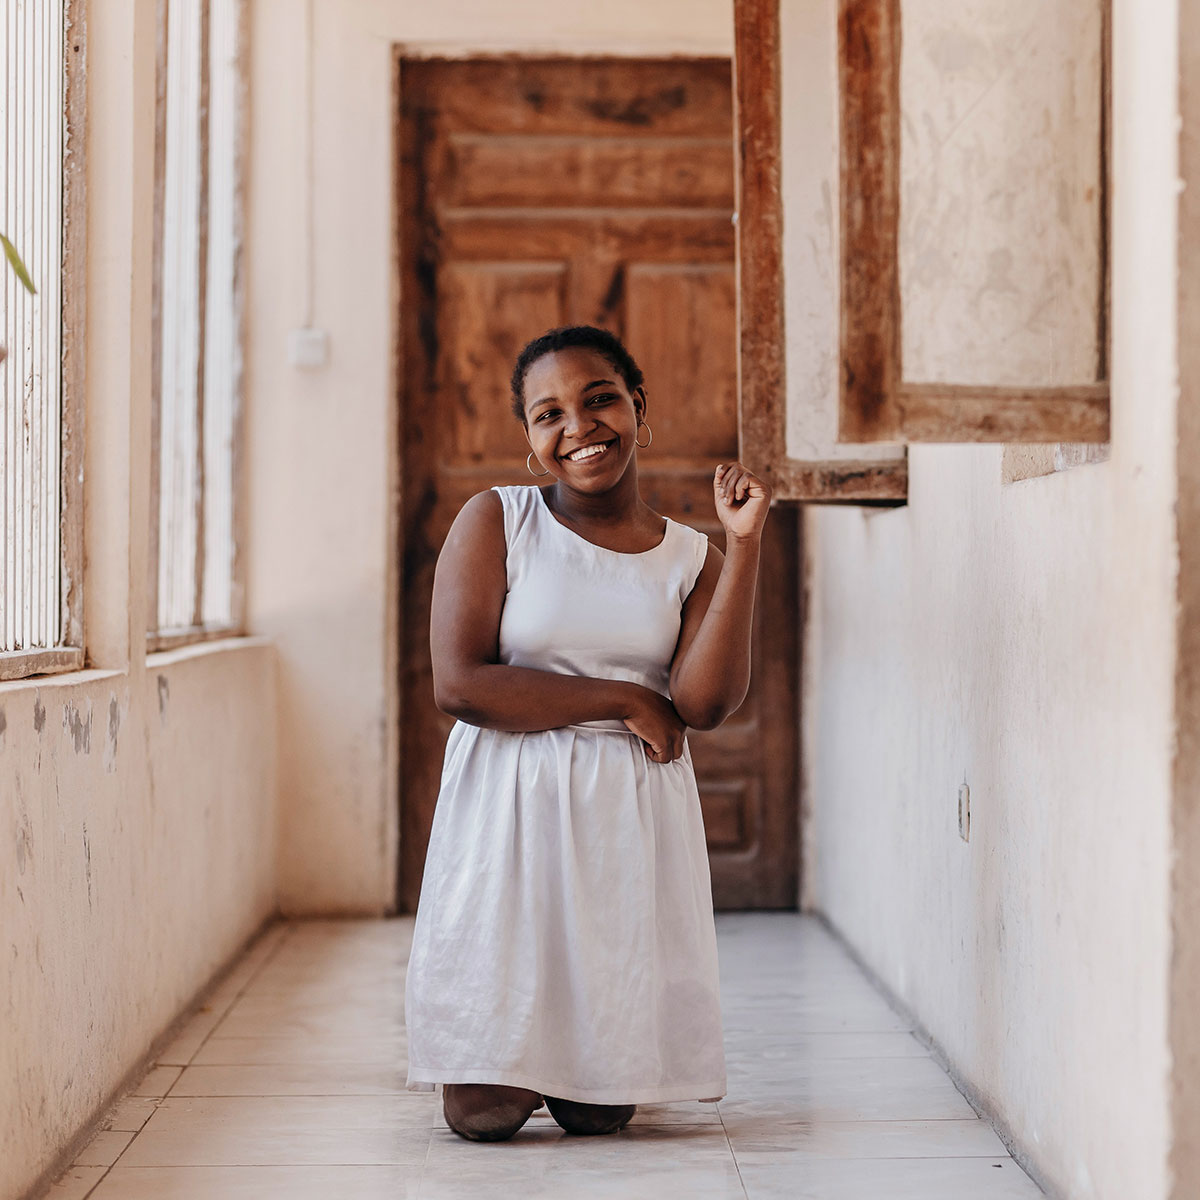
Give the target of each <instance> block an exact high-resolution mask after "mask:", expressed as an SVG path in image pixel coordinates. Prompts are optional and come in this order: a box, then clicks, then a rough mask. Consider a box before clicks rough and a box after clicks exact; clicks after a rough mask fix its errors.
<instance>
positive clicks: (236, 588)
mask: <svg viewBox="0 0 1200 1200" xmlns="http://www.w3.org/2000/svg"><path fill="white" fill-rule="evenodd" d="M200 3H201V17H200V29H201V35H200V36H201V43H200V97H199V105H198V110H197V113H196V119H197V121H198V122H199V129H200V135H199V139H198V143H199V144H198V156H199V164H198V168H199V175H198V181H197V188H198V190H199V200H198V203H199V236H198V239H197V241H198V245H197V255H198V257H199V276H198V278H199V309H198V311H199V319H200V329H199V334H198V342H199V354H198V356H197V366H196V406H195V421H196V426H197V436H196V479H197V481H198V486H197V489H196V497H195V520H196V567H195V579H194V595H193V603H192V624H190V625H188V626H185V627H182V628H180V627H169V628H160V627H159V626H158V567H159V549H160V547H159V526H160V520H161V515H160V507H161V502H162V496H161V487H162V473H161V465H162V460H161V454H162V396H163V386H162V331H163V319H162V318H163V227H164V222H165V216H166V212H165V190H166V189H165V182H166V124H167V44H168V41H167V35H168V22H169V20H170V0H157V21H156V33H157V36H156V63H155V122H154V125H155V128H154V231H153V238H154V244H153V299H152V324H153V329H152V335H151V345H152V352H151V389H152V390H151V404H150V530H149V547H148V554H147V564H146V573H147V580H146V583H147V598H148V607H147V620H148V628H147V630H146V651H147V653H154V652H156V651H160V650H170V649H174V648H175V647H178V646H186V645H191V644H193V643H196V642H204V641H211V640H214V639H217V638H226V637H232V636H238V635H240V634H241V633H243V632H244V630H245V624H246V604H245V593H246V588H245V556H244V553H243V540H244V539H243V537H242V529H243V521H244V511H245V504H244V499H243V497H244V471H243V460H244V450H243V446H244V426H245V420H244V416H245V365H244V364H245V355H246V321H245V302H244V301H245V276H244V271H243V268H242V262H243V246H244V229H245V194H246V125H247V102H248V99H249V90H248V85H247V67H248V61H249V51H248V34H249V13H248V7H249V6H248V4H247V3H246V2H245V0H238V14H237V19H238V64H237V77H238V83H237V92H236V98H237V111H236V116H235V121H234V158H235V163H236V169H235V180H234V194H235V198H236V203H235V214H236V215H235V224H234V245H233V254H234V264H235V265H234V272H233V278H234V289H233V297H232V301H233V305H234V321H235V326H236V329H237V335H236V341H237V345H238V347H239V355H238V360H239V364H240V366H239V370H238V372H237V374H236V376H235V378H234V385H233V393H234V398H233V426H232V431H231V432H232V447H231V455H232V463H231V474H232V491H233V494H232V496H231V498H230V501H231V505H232V526H233V548H232V557H233V561H232V566H231V576H232V579H231V584H232V593H233V594H232V596H231V597H230V611H231V618H230V620H229V621H227V622H220V623H215V624H213V623H208V624H206V623H204V621H203V620H202V618H201V613H202V612H203V597H204V572H205V566H206V561H205V544H204V543H205V538H204V517H205V495H204V487H205V476H204V372H205V365H206V364H205V358H206V355H205V344H206V336H207V320H208V290H207V275H208V195H209V168H210V143H209V103H208V95H209V84H210V78H211V70H210V63H211V36H210V30H211V17H212V5H211V3H210V0H200Z"/></svg>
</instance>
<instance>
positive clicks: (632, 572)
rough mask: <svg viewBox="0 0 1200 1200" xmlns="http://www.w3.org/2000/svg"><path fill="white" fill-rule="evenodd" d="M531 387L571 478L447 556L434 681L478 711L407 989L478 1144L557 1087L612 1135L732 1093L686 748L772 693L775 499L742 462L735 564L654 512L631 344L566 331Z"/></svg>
mask: <svg viewBox="0 0 1200 1200" xmlns="http://www.w3.org/2000/svg"><path fill="white" fill-rule="evenodd" d="M512 386H513V405H514V411H515V412H516V414H517V415H518V417H519V418H520V420H521V423H522V427H523V429H524V431H525V436H526V438H527V439H528V441H529V445H530V447H531V460H532V458H533V457H534V456H536V458H537V460H538V462H539V463H540V464H541V466H542V468H543V473H544V474H545V475H547V476H548V477H550V478H553V480H554V482H553V483H552V484H549V485H547V486H544V487H542V486H538V485H525V486H514V487H497V488H492V489H491V490H490V491H487V492H481V493H479V494H478V495H476V496H474V497H472V498H471V499H470V500H469V501H468V502H467V503H466V504H465V505H464V506H463V509H462V511H461V512H460V513H459V515H458V517H457V519H456V520H455V521H454V524H453V526H452V528H451V530H450V533H449V536H448V537H447V539H446V543H445V546H444V548H443V550H442V553H441V556H440V557H439V560H438V564H437V571H436V574H435V580H434V598H433V609H432V612H433V616H432V620H431V628H430V645H431V649H432V657H433V677H434V690H435V695H436V699H437V704H438V707H439V708H441V709H442V711H443V712H445V713H447V714H449V715H451V716H453V717H455V718H456V723H455V725H454V727H453V728H452V730H451V732H450V736H449V740H448V743H447V746H446V758H445V766H444V770H443V774H442V786H441V791H440V794H439V797H438V803H437V806H436V809H435V812H434V821H433V829H432V831H431V835H430V842H429V851H428V857H427V859H426V866H425V874H424V878H423V881H422V887H421V894H420V900H419V903H418V906H417V916H416V925H415V929H414V935H413V948H412V954H411V958H410V964H409V973H408V983H407V993H406V1012H407V1023H408V1029H409V1062H410V1066H409V1076H408V1086H409V1087H410V1088H412V1089H414V1090H428V1089H430V1088H432V1087H433V1086H434V1085H435V1084H437V1083H441V1084H443V1085H444V1091H443V1096H444V1107H445V1112H446V1120H447V1123H448V1124H449V1125H450V1127H451V1128H453V1129H455V1130H456V1131H457V1132H458V1133H460V1134H462V1136H464V1137H468V1138H473V1139H477V1140H497V1139H500V1138H506V1137H510V1136H512V1134H513V1133H515V1132H516V1130H517V1129H519V1128H520V1127H521V1125H522V1124H524V1122H525V1121H526V1120H527V1119H528V1117H529V1115H530V1114H531V1113H532V1112H533V1110H534V1108H536V1107H537V1106H538V1105H539V1104H540V1103H541V1101H542V1098H543V1097H544V1098H545V1102H546V1104H547V1106H548V1107H549V1109H550V1111H551V1114H552V1115H553V1116H554V1117H555V1119H556V1120H557V1121H558V1122H559V1124H560V1125H562V1126H563V1127H564V1128H565V1129H568V1130H570V1131H572V1132H576V1133H604V1132H612V1131H615V1130H616V1129H619V1128H621V1127H622V1126H623V1125H624V1124H625V1123H627V1122H628V1120H629V1119H630V1117H631V1116H632V1115H633V1112H634V1108H635V1106H636V1105H637V1104H639V1103H649V1102H655V1101H671V1100H687V1099H696V1100H713V1099H717V1098H719V1097H720V1096H722V1095H723V1094H724V1091H725V1061H724V1053H723V1048H722V1032H721V1018H720V995H719V983H718V976H717V958H716V939H715V930H714V926H713V915H712V893H711V889H710V876H709V868H708V857H707V851H706V846H705V836H704V826H703V821H702V818H701V810H700V801H699V796H698V793H697V787H696V778H695V773H694V771H693V767H692V760H691V754H690V751H689V748H688V743H687V739H686V736H685V734H686V729H687V727H688V726H689V725H690V726H692V727H695V728H700V729H711V728H713V727H715V726H716V725H718V724H720V723H721V722H722V721H723V720H724V719H725V718H726V717H727V716H728V715H729V714H730V713H731V712H733V711H734V710H735V709H736V708H737V707H738V705H739V704H741V702H742V699H743V698H744V696H745V694H746V689H747V686H748V682H749V671H750V635H751V624H752V617H753V609H754V591H755V580H756V577H757V571H758V559H759V542H760V535H761V532H762V527H763V523H764V521H765V518H766V513H767V506H768V503H769V499H770V497H769V493H768V491H767V489H766V487H765V486H764V485H763V484H762V483H761V482H760V481H759V480H757V479H756V478H755V477H754V476H753V475H751V474H750V473H749V472H748V471H746V470H745V469H744V468H743V467H741V466H740V465H739V464H737V463H730V464H723V465H722V466H720V467H719V468H718V469H717V471H716V473H715V476H714V480H713V489H714V501H715V505H716V510H717V515H718V517H719V518H720V520H721V523H722V524H723V525H724V527H725V530H726V545H727V551H728V553H727V554H726V555H722V554H721V553H720V551H718V550H716V549H715V548H714V547H712V546H710V545H709V543H708V539H707V538H706V537H705V536H704V535H703V534H701V533H699V532H697V531H696V530H694V529H691V528H689V527H688V526H686V525H682V524H680V523H679V522H676V521H674V520H671V519H670V518H667V517H664V516H662V515H661V514H659V513H657V512H655V511H654V510H653V509H652V508H651V507H650V506H649V505H648V504H647V503H646V502H645V501H644V500H643V498H642V496H641V493H640V490H639V486H638V469H637V452H638V448H639V446H644V445H645V444H646V441H643V440H640V439H639V436H638V435H639V432H640V431H641V430H642V429H643V428H645V429H647V433H648V426H646V424H645V417H646V413H647V406H648V402H647V394H646V389H645V386H644V380H643V377H642V372H641V371H640V369H639V368H638V366H637V364H636V363H635V362H634V360H633V358H632V356H631V355H630V354H629V353H628V351H627V350H626V349H625V347H624V346H623V345H622V344H621V342H620V341H619V340H618V339H617V338H616V337H615V336H614V335H613V334H611V333H608V332H606V331H603V330H600V329H597V328H594V327H591V326H571V327H566V328H563V329H556V330H553V331H551V332H550V333H548V334H546V335H544V336H543V337H541V338H538V339H537V340H535V341H534V342H531V343H530V344H529V345H528V346H527V347H526V348H525V350H523V351H522V353H521V355H520V356H519V358H518V360H517V365H516V369H515V370H514V372H513V379H512ZM646 440H648V437H647V439H646ZM532 469H533V468H532V465H531V470H532Z"/></svg>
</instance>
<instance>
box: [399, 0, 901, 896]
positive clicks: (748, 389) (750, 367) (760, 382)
mask: <svg viewBox="0 0 1200 1200" xmlns="http://www.w3.org/2000/svg"><path fill="white" fill-rule="evenodd" d="M742 7H743V6H742V3H741V0H735V10H740V9H742ZM391 56H392V73H391V89H390V108H389V111H390V113H391V158H392V171H391V221H390V238H391V246H390V256H391V263H390V277H391V286H390V309H391V312H390V318H389V324H390V328H391V348H390V371H391V375H392V380H391V387H390V389H389V391H390V393H391V395H392V396H393V397H394V402H393V403H392V404H390V405H389V406H388V426H387V439H388V447H389V449H388V479H389V487H388V506H387V530H388V546H389V554H388V558H387V567H386V579H385V595H386V615H385V621H386V629H385V647H386V651H385V653H386V662H385V671H386V679H387V684H386V694H385V714H384V720H385V724H386V747H385V770H386V782H385V788H386V795H385V803H386V804H387V805H388V809H389V813H390V814H394V816H392V818H391V819H390V820H388V821H387V822H386V823H385V827H386V828H388V829H394V831H395V835H396V836H395V842H394V846H393V847H391V848H389V850H390V852H391V853H393V854H394V856H395V857H394V870H393V890H392V897H391V900H390V902H389V903H388V905H387V912H388V914H389V915H395V914H400V913H405V912H406V910H405V909H404V908H403V907H402V903H403V862H404V854H403V845H402V842H403V829H404V790H403V788H402V787H401V775H402V772H403V769H404V763H403V760H402V755H401V740H402V729H403V721H404V719H405V712H404V704H403V697H404V665H405V664H404V661H403V653H402V647H403V644H404V634H405V630H404V628H403V625H402V622H403V619H404V596H403V585H404V580H403V564H404V558H405V550H406V546H405V541H404V539H405V532H406V531H405V528H404V502H405V491H404V486H405V480H404V469H403V468H404V434H405V429H406V427H407V421H406V416H407V405H408V395H407V389H406V386H405V371H404V364H405V355H406V349H407V347H406V342H405V337H404V329H403V325H404V309H403V304H404V298H403V278H404V266H405V259H404V249H403V247H404V225H405V209H404V205H403V189H404V181H403V178H402V169H403V168H402V155H403V130H402V126H401V120H400V117H401V113H402V105H403V101H404V96H405V93H404V79H403V75H404V64H405V63H406V62H411V61H413V60H417V61H421V60H430V59H442V58H447V59H449V58H452V57H458V56H456V55H451V54H448V53H447V52H446V50H445V48H441V47H438V48H435V47H422V46H420V45H415V44H412V43H401V42H395V43H393V44H392V47H391ZM646 57H654V56H652V55H648V54H646V53H643V52H638V53H630V54H621V53H617V52H615V51H613V50H611V49H610V50H607V51H605V50H593V49H589V50H588V51H586V52H580V53H578V54H569V53H564V52H555V53H546V52H539V51H538V50H536V49H535V48H533V47H532V46H531V47H530V49H529V50H527V51H504V52H499V53H489V52H484V51H479V52H471V53H469V54H466V55H463V56H462V58H463V59H464V60H469V61H481V60H482V61H496V60H501V61H503V60H514V59H516V60H523V59H549V58H561V59H571V58H579V59H581V60H582V59H596V58H612V59H622V58H627V59H631V60H636V59H640V58H646ZM659 57H664V56H663V55H659ZM666 57H678V58H680V59H688V60H691V59H697V58H711V57H713V56H711V55H696V54H679V55H677V56H673V55H669V56H666ZM729 61H730V66H731V68H732V70H733V81H732V82H733V91H734V95H733V100H734V122H735V125H734V144H733V145H732V146H731V147H730V152H731V154H735V155H738V151H739V146H738V144H737V138H738V128H737V113H738V104H739V99H741V100H742V101H743V103H744V97H739V94H738V91H739V78H738V71H737V64H736V61H735V54H734V53H731V54H730V57H729ZM742 78H743V81H744V72H743V77H742ZM774 107H775V112H776V117H777V103H776V104H775V105H774ZM743 153H744V150H743ZM739 158H740V156H739ZM738 186H739V188H740V186H741V184H740V180H739V182H738ZM773 186H774V187H775V188H776V189H777V188H778V176H777V174H776V175H775V176H774V179H773ZM741 203H742V200H741V198H740V197H739V200H738V205H739V210H740V207H741ZM738 216H739V221H741V220H742V214H741V213H740V211H739V214H738ZM743 232H744V231H743V230H741V229H739V238H738V242H739V250H738V253H739V256H740V255H741V253H742V250H741V245H742V235H743ZM781 232H782V231H781V226H780V224H779V222H767V223H766V224H765V225H764V227H763V228H762V229H760V230H758V232H757V234H756V238H757V239H759V240H760V244H761V245H762V247H763V256H764V258H765V259H766V260H767V262H771V261H773V262H774V264H775V267H776V270H775V271H773V272H772V271H767V272H764V273H763V275H765V278H762V277H761V276H759V275H758V272H756V271H753V270H752V275H753V276H754V277H755V279H756V280H757V286H756V287H755V292H756V295H757V293H758V292H761V291H763V290H764V285H765V289H766V290H770V288H771V285H772V284H775V285H777V286H778V288H779V291H780V295H779V302H780V315H781V313H782V308H781V304H782V259H781V254H782V241H781ZM771 246H773V247H774V249H773V250H772V249H771ZM743 270H744V267H743V266H742V264H741V263H740V261H739V267H738V269H737V270H736V271H735V280H736V287H737V291H738V303H739V310H740V311H745V309H746V308H748V307H749V306H744V305H743V303H742V300H743V295H742V286H743V284H742V274H743ZM747 286H750V284H749V283H748V285H747ZM737 336H738V396H737V402H738V406H739V411H740V410H741V409H742V406H743V403H744V400H743V397H744V396H745V395H746V394H747V393H749V394H751V395H753V396H755V397H759V396H762V395H764V394H767V395H775V390H774V388H772V386H771V384H772V383H773V382H774V379H775V375H774V374H773V372H775V367H776V365H777V362H778V358H779V356H778V355H776V356H774V357H770V356H767V357H763V358H761V359H760V358H759V357H758V355H757V352H756V353H748V351H751V350H755V346H754V345H749V344H748V342H747V326H746V322H745V321H744V320H739V323H738V334H737ZM780 352H782V344H781V345H780ZM761 403H762V402H761V401H756V406H757V405H758V404H761ZM764 407H767V406H766V405H764ZM740 433H741V430H740V429H739V435H740ZM741 440H742V439H741V437H740V436H739V455H740V456H741V457H742V458H743V459H745V456H746V453H747V450H746V448H745V447H744V446H743V445H742V444H741ZM839 482H840V480H839ZM871 484H872V486H871V487H870V493H871V496H872V498H875V497H876V496H877V494H878V493H877V491H876V486H877V485H876V481H875V480H874V479H873V478H872V481H871ZM851 494H853V493H852V492H851ZM783 502H784V503H791V502H790V501H787V500H785V501H783ZM860 502H861V501H860ZM797 537H798V540H799V544H798V546H797V548H796V550H797V555H796V569H797V579H796V581H795V586H796V596H797V612H796V641H795V654H794V659H795V661H794V663H793V671H794V678H795V683H796V686H795V698H796V714H795V716H796V721H795V725H796V737H795V761H794V762H793V763H792V764H791V766H790V769H791V771H792V772H793V778H794V781H795V788H794V791H795V795H794V820H795V832H796V852H797V853H796V863H795V864H794V867H795V871H794V875H793V878H794V880H795V883H796V886H795V893H796V894H795V900H796V905H795V907H796V908H799V907H801V896H802V894H803V888H804V883H805V880H804V870H803V864H804V859H805V854H804V851H805V846H804V834H805V822H804V805H803V780H804V773H803V761H802V760H803V746H804V736H803V732H804V731H803V720H804V710H803V699H804V697H803V681H804V661H803V659H804V643H805V634H806V628H807V619H808V578H807V570H806V561H807V556H806V553H805V543H804V520H803V514H802V513H801V514H799V517H798V520H797ZM409 915H411V914H409Z"/></svg>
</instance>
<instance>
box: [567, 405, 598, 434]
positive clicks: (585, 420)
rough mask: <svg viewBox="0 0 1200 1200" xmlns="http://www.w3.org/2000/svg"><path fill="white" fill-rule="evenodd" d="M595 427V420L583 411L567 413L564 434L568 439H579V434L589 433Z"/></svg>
mask: <svg viewBox="0 0 1200 1200" xmlns="http://www.w3.org/2000/svg"><path fill="white" fill-rule="evenodd" d="M595 427H596V422H595V420H594V419H593V417H592V415H591V413H589V412H587V411H586V410H585V409H580V410H579V411H577V412H568V413H567V420H566V434H567V436H568V437H579V436H580V435H581V434H584V433H590V432H591V431H592V430H593V429H595Z"/></svg>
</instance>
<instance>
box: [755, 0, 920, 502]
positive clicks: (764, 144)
mask: <svg viewBox="0 0 1200 1200" xmlns="http://www.w3.org/2000/svg"><path fill="white" fill-rule="evenodd" d="M779 3H780V0H735V2H734V58H733V86H734V129H735V150H736V159H737V169H736V171H735V173H734V174H735V179H736V182H737V214H736V220H737V230H738V232H737V295H738V328H739V335H738V341H739V349H738V442H739V454H740V456H741V459H742V461H743V462H744V463H745V464H746V466H747V467H749V468H750V470H752V471H753V472H755V474H757V475H759V476H761V477H762V478H763V479H765V480H766V481H767V482H768V483H769V484H770V485H771V487H772V490H773V493H774V497H775V499H777V500H803V501H808V502H821V503H826V504H859V505H889V506H894V505H896V504H902V503H904V502H905V500H906V498H907V494H908V463H907V458H906V457H905V458H899V459H892V460H879V459H861V460H858V459H842V458H830V459H827V460H820V461H813V462H808V461H804V460H801V459H795V458H791V457H789V455H788V452H787V389H786V356H787V343H786V339H785V330H784V267H785V263H784V259H783V195H782V178H781V156H782V147H781V131H782V122H781V114H780V81H781V71H782V65H781V58H780V14H779ZM891 440H897V439H891Z"/></svg>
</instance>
